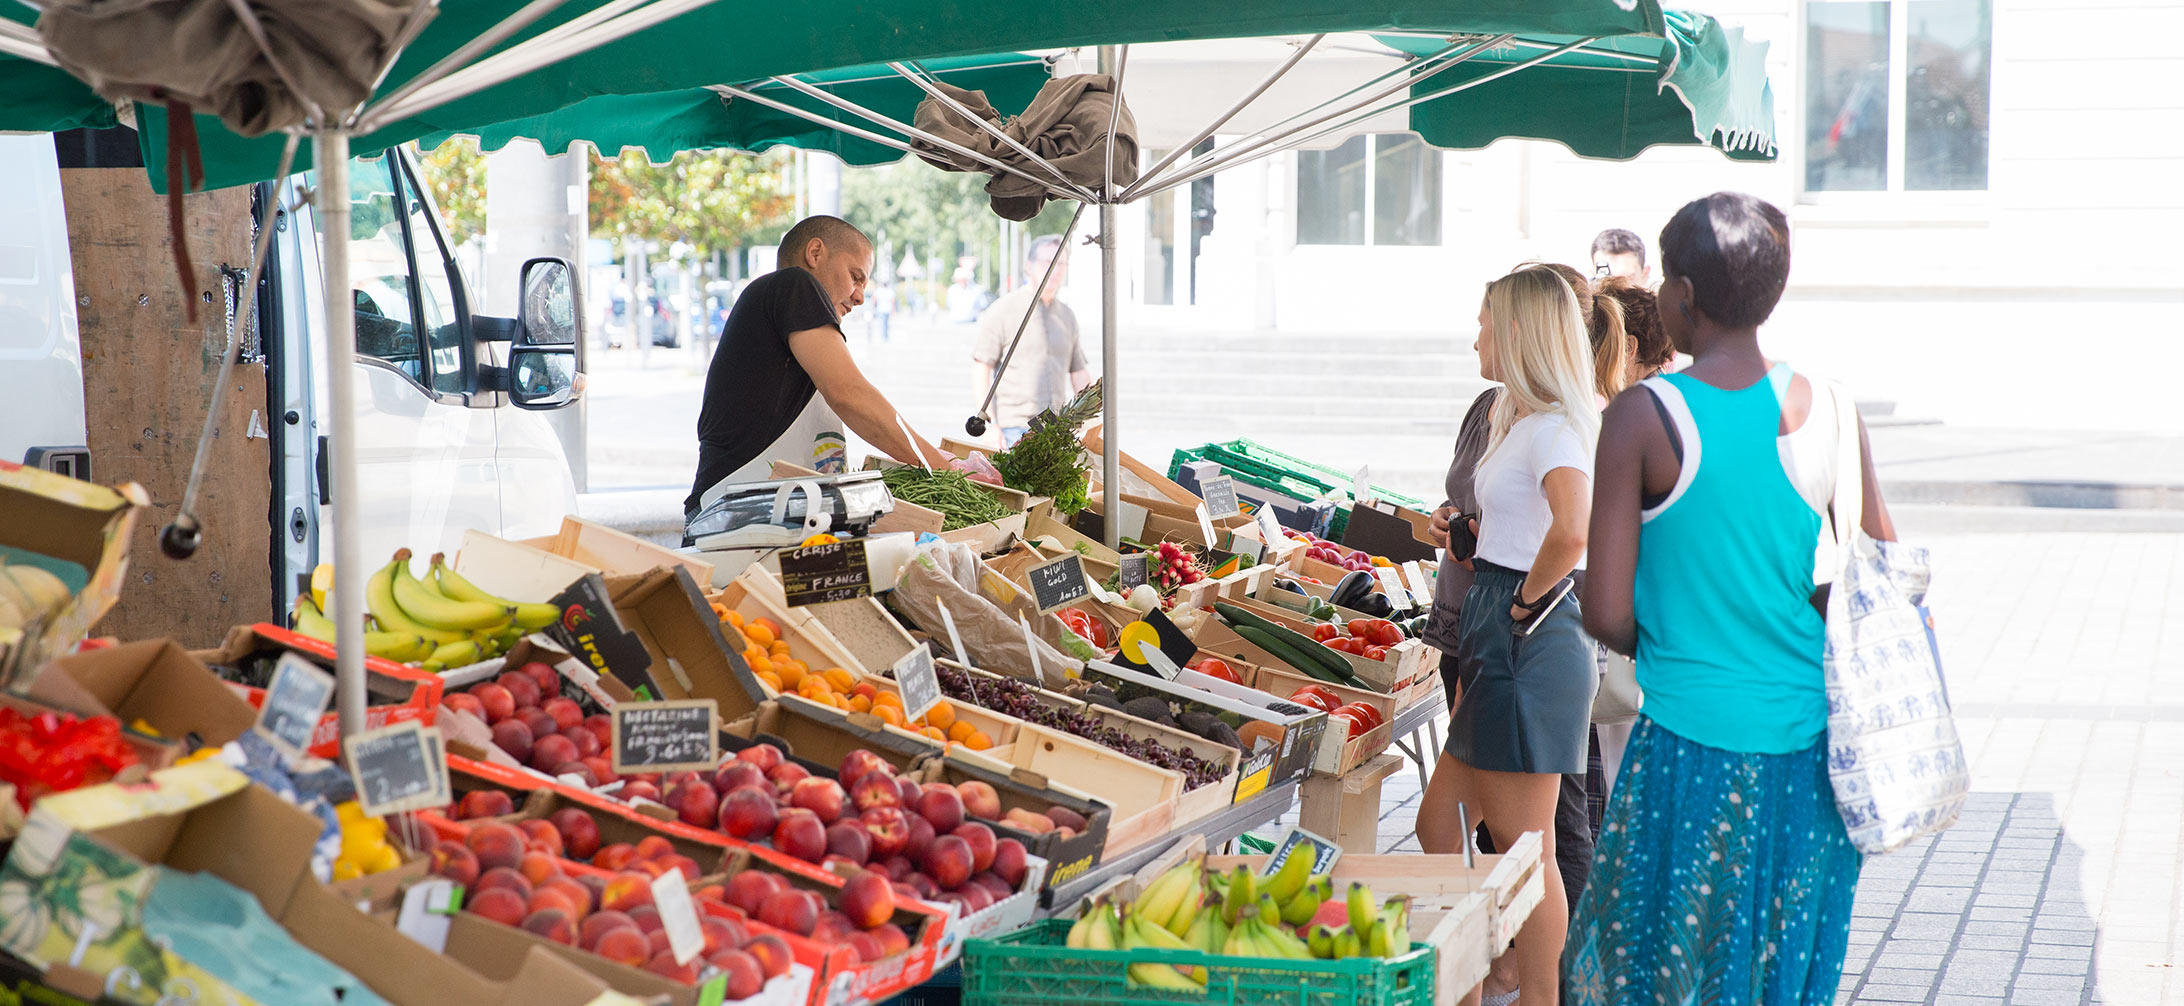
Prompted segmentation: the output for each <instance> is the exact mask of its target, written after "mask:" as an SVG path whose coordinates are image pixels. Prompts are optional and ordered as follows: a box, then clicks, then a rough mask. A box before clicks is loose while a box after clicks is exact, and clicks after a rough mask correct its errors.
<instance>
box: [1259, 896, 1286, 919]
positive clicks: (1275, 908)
mask: <svg viewBox="0 0 2184 1006" xmlns="http://www.w3.org/2000/svg"><path fill="white" fill-rule="evenodd" d="M1281 921H1282V910H1281V906H1279V905H1276V904H1275V903H1274V898H1273V897H1272V896H1270V895H1265V894H1262V895H1259V924H1260V925H1263V926H1274V925H1280V924H1281Z"/></svg>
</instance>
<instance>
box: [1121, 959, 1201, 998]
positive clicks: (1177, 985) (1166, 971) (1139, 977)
mask: <svg viewBox="0 0 2184 1006" xmlns="http://www.w3.org/2000/svg"><path fill="white" fill-rule="evenodd" d="M1129 976H1130V984H1131V985H1133V986H1145V987H1148V988H1156V989H1175V990H1177V991H1187V992H1204V991H1206V985H1205V983H1204V982H1201V981H1195V980H1193V979H1192V978H1191V977H1190V976H1188V975H1185V974H1184V973H1183V972H1181V971H1177V970H1176V969H1175V968H1174V967H1171V966H1169V965H1166V964H1132V965H1130V971H1129Z"/></svg>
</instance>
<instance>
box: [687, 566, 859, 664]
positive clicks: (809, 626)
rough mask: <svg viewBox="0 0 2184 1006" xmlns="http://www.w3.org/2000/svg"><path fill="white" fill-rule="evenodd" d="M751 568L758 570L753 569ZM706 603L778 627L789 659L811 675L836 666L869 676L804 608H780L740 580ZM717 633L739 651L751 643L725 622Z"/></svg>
mask: <svg viewBox="0 0 2184 1006" xmlns="http://www.w3.org/2000/svg"><path fill="white" fill-rule="evenodd" d="M752 568H753V569H757V567H755V566H754V567H752ZM707 600H710V601H711V602H713V603H714V604H718V605H720V606H722V607H724V608H727V609H728V610H730V611H733V612H736V613H738V614H740V615H742V616H743V617H744V618H745V619H753V618H765V619H767V620H769V621H772V622H773V623H774V624H776V625H779V626H780V627H781V631H782V638H783V639H785V640H787V642H788V644H789V656H791V657H794V658H795V659H797V660H800V661H803V662H804V665H805V666H806V667H807V668H809V669H810V670H811V671H813V672H818V671H824V670H826V669H828V668H831V667H839V668H841V669H843V670H845V671H848V672H849V673H850V675H851V676H853V677H855V678H857V679H858V680H860V681H862V680H865V679H866V678H869V677H871V673H870V672H869V671H868V670H867V669H866V668H865V666H864V664H862V663H860V662H859V661H858V660H857V658H856V657H855V656H854V655H852V654H850V653H849V652H848V651H847V650H846V649H844V648H843V647H842V644H841V643H840V642H839V641H837V640H836V639H835V638H834V636H833V635H832V634H831V633H828V632H827V631H826V627H825V626H823V625H820V624H819V623H818V620H817V619H814V618H813V617H812V616H811V615H809V614H804V613H803V611H804V609H801V608H782V607H779V606H777V605H775V604H774V603H773V602H771V601H768V600H767V599H766V598H765V597H763V596H761V595H760V594H759V593H757V592H755V591H752V590H751V589H750V588H749V587H748V586H747V585H746V583H745V581H744V580H743V579H741V578H738V579H737V580H736V581H735V582H734V583H730V584H729V585H728V586H726V587H723V588H721V589H720V591H719V592H718V593H715V594H711V595H709V596H708V597H707ZM720 632H721V635H722V636H725V637H727V639H728V645H730V646H732V647H735V648H736V649H737V650H738V651H740V650H742V649H743V648H744V647H745V646H748V645H749V644H750V641H749V640H748V639H747V638H746V637H745V636H744V635H743V632H742V630H740V629H738V628H736V627H735V626H733V625H730V624H728V623H727V622H726V621H723V622H721V625H720ZM768 690H769V691H771V689H768ZM792 691H793V689H792Z"/></svg>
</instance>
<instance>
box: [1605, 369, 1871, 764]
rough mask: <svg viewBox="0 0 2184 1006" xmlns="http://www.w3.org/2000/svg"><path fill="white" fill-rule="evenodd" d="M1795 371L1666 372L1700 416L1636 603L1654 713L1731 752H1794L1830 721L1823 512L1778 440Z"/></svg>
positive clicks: (1641, 561) (1657, 519)
mask: <svg viewBox="0 0 2184 1006" xmlns="http://www.w3.org/2000/svg"><path fill="white" fill-rule="evenodd" d="M1788 378H1789V371H1788V369H1787V368H1777V370H1776V372H1775V373H1774V374H1770V375H1769V378H1768V379H1765V380H1761V381H1759V382H1757V383H1755V384H1753V385H1752V386H1751V387H1748V388H1744V389H1742V390H1738V391H1723V390H1721V389H1719V388H1716V387H1714V386H1712V385H1709V384H1707V383H1705V382H1704V381H1700V380H1697V379H1695V378H1692V377H1688V376H1685V375H1682V374H1670V375H1667V377H1666V378H1665V380H1666V381H1668V382H1669V383H1670V384H1672V385H1673V386H1674V389H1675V391H1676V392H1680V393H1681V397H1682V399H1683V404H1684V405H1685V406H1686V407H1688V409H1689V412H1690V420H1691V423H1690V427H1689V429H1688V431H1687V432H1686V433H1685V435H1684V441H1685V442H1684V461H1683V465H1684V471H1683V474H1682V476H1681V477H1680V478H1679V479H1678V483H1679V490H1680V491H1679V492H1678V493H1676V494H1675V495H1672V496H1671V497H1670V498H1669V499H1668V500H1667V501H1666V502H1665V503H1664V504H1663V505H1662V507H1661V508H1660V509H1659V510H1658V511H1652V512H1649V514H1648V515H1647V518H1646V521H1645V524H1644V525H1643V528H1642V529H1641V531H1640V532H1639V538H1638V571H1637V577H1636V582H1635V584H1634V587H1633V596H1632V603H1633V608H1634V610H1635V612H1636V615H1637V619H1638V683H1639V685H1640V686H1641V687H1642V688H1643V689H1644V690H1645V706H1644V712H1645V715H1646V716H1647V717H1649V718H1651V719H1652V720H1653V721H1654V722H1656V723H1659V724H1660V725H1661V726H1663V727H1666V728H1668V729H1669V730H1670V731H1673V732H1674V733H1676V734H1677V735H1679V736H1682V737H1684V738H1687V739H1689V740H1693V741H1696V742H1698V743H1700V744H1704V745H1707V746H1709V747H1717V748H1722V749H1725V750H1729V751H1742V752H1749V753H1757V754H1788V753H1791V752H1795V751H1802V750H1804V749H1806V748H1808V747H1811V746H1812V745H1813V744H1814V743H1815V742H1817V741H1818V740H1819V739H1820V737H1821V735H1822V734H1824V733H1825V732H1826V730H1827V716H1828V708H1827V694H1826V689H1825V686H1824V683H1823V681H1822V678H1821V672H1820V657H1821V650H1822V648H1823V646H1824V630H1825V628H1826V625H1825V622H1824V621H1823V620H1822V619H1821V617H1820V614H1819V613H1818V612H1816V611H1814V610H1813V607H1812V604H1811V603H1810V600H1809V598H1810V597H1811V594H1812V588H1813V583H1812V574H1813V549H1814V546H1815V544H1816V543H1817V541H1818V538H1819V534H1820V524H1821V521H1820V515H1819V514H1818V513H1816V512H1814V511H1813V508H1812V505H1811V504H1809V503H1807V502H1806V501H1805V498H1804V497H1802V496H1800V495H1799V494H1798V492H1797V489H1796V488H1795V487H1794V486H1793V485H1792V484H1791V482H1790V477H1789V476H1788V475H1787V474H1786V473H1785V472H1784V471H1783V467H1782V459H1781V456H1780V454H1779V453H1778V451H1777V447H1776V442H1775V438H1776V435H1777V431H1778V430H1779V429H1780V426H1781V422H1782V407H1781V404H1780V401H1779V399H1778V395H1779V394H1780V392H1781V390H1782V388H1783V387H1784V386H1785V385H1786V383H1787V380H1788ZM1648 393H1652V392H1651V390H1650V389H1649V392H1648ZM1662 397H1663V398H1664V401H1666V400H1669V399H1671V398H1672V396H1662ZM1679 425H1681V424H1679ZM1694 433H1695V434H1696V436H1695V437H1694V436H1692V434H1694ZM1693 466H1696V470H1695V471H1694V470H1693Z"/></svg>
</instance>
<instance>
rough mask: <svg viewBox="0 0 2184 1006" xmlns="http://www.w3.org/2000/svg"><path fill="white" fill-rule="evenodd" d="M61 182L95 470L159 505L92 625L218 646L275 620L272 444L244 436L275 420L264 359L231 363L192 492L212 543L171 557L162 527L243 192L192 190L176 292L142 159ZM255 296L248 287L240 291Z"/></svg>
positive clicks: (172, 499) (208, 370)
mask: <svg viewBox="0 0 2184 1006" xmlns="http://www.w3.org/2000/svg"><path fill="white" fill-rule="evenodd" d="M61 191H62V198H63V200H64V201H65V203H66V205H67V208H68V244H69V249H70V254H71V256H72V258H73V259H74V266H75V278H76V320H77V327H78V329H79V330H80V332H81V334H82V339H83V391H84V396H83V397H84V427H85V430H86V432H87V433H88V434H89V441H88V442H89V446H90V448H91V472H92V477H93V478H94V479H96V480H97V481H99V482H102V483H107V484H113V483H117V482H123V481H131V482H137V483H139V484H141V485H143V486H144V489H145V491H146V492H147V493H149V494H150V495H151V498H152V512H150V513H148V514H145V515H144V517H143V519H141V520H139V521H138V522H137V530H136V540H135V541H133V542H132V543H131V544H130V549H129V576H128V587H127V589H126V590H124V591H123V592H122V595H121V601H120V603H119V604H117V605H115V607H114V610H113V611H112V613H110V614H108V615H107V616H106V617H105V618H104V619H102V620H101V621H100V622H99V624H98V625H97V626H96V627H95V629H94V631H95V632H97V633H98V634H100V635H111V636H118V637H120V638H122V639H146V638H158V637H162V636H166V637H172V638H174V639H176V640H179V641H181V642H182V644H183V645H185V646H190V647H210V646H217V645H218V644H219V643H220V640H221V639H222V638H224V637H225V636H226V634H227V630H228V627H229V626H231V625H241V624H247V623H251V622H260V621H267V620H270V619H273V618H274V615H275V612H274V611H273V579H272V577H273V572H272V565H271V558H270V552H271V548H272V534H273V531H272V525H271V524H270V520H271V518H270V517H269V516H268V514H269V513H270V512H271V495H272V474H271V471H272V469H271V462H270V452H269V450H268V446H269V441H267V440H266V439H265V437H264V436H263V434H258V435H252V434H251V432H250V430H251V428H252V427H251V423H252V418H253V414H254V413H255V414H256V419H257V422H258V424H259V425H260V426H261V427H269V426H270V425H271V424H273V423H275V422H278V421H279V420H278V417H275V416H268V415H266V411H265V410H266V397H265V395H266V385H265V366H264V364H262V363H247V364H238V365H237V366H236V367H235V369H234V372H233V374H232V379H233V381H234V384H233V385H232V386H230V387H229V388H228V393H227V400H226V402H225V413H226V414H225V415H223V416H221V417H220V425H219V430H218V432H217V436H216V439H215V440H214V442H213V446H212V451H211V454H210V455H209V456H208V458H207V461H206V474H205V479H204V485H203V487H202V488H201V489H200V490H199V493H198V510H197V516H198V519H199V521H201V522H202V524H203V526H204V543H203V545H201V546H200V547H199V548H198V550H197V554H196V556H195V557H193V558H191V559H188V560H184V561H176V560H173V559H169V558H167V557H166V556H165V555H163V554H161V553H160V551H159V532H160V529H161V528H163V527H165V526H166V525H167V523H168V522H170V521H172V520H173V519H174V517H175V514H176V512H177V511H178V510H179V508H180V507H181V504H182V494H183V491H184V488H185V486H187V484H188V482H189V477H190V462H191V461H192V460H193V459H194V457H195V455H196V451H197V439H198V436H199V435H200V434H201V433H203V432H204V423H205V409H206V407H207V406H208V405H209V404H210V403H211V401H212V386H213V381H214V380H216V379H217V378H218V377H219V372H220V358H221V354H222V353H223V352H225V351H226V347H227V342H228V333H227V315H226V301H225V298H224V296H223V293H222V290H221V277H220V267H221V266H222V265H230V266H235V267H238V268H248V267H249V264H250V240H251V233H250V190H249V189H248V188H246V187H236V188H228V189H220V190H217V191H214V192H206V193H195V194H191V195H189V196H187V197H186V198H185V199H184V201H183V205H184V209H185V213H184V216H185V224H184V230H185V232H186V233H187V234H188V235H189V243H190V259H191V262H192V264H193V266H194V267H195V271H196V275H195V276H194V277H193V279H192V283H191V286H190V289H189V290H187V291H183V290H178V289H177V288H176V287H177V285H178V278H177V276H176V274H175V259H174V249H173V247H172V241H171V239H170V237H169V228H168V224H167V204H166V201H165V199H164V198H163V197H161V196H158V195H156V194H154V193H153V192H152V189H151V185H150V184H149V183H148V182H147V181H146V180H145V177H144V172H143V170H142V169H140V168H79V169H70V170H66V171H63V172H61ZM252 295H253V292H252V288H251V287H248V286H246V287H245V288H244V290H243V293H242V296H244V297H249V296H252ZM185 297H187V298H191V299H194V300H195V301H196V302H197V322H196V323H195V324H194V325H193V324H191V323H189V322H188V321H186V320H185V315H184V313H183V303H184V298H185ZM239 312H240V305H238V313H239ZM256 327H257V326H256V325H255V324H253V328H256ZM243 341H245V342H247V341H248V340H243ZM282 624H285V622H284V623H282Z"/></svg>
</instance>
